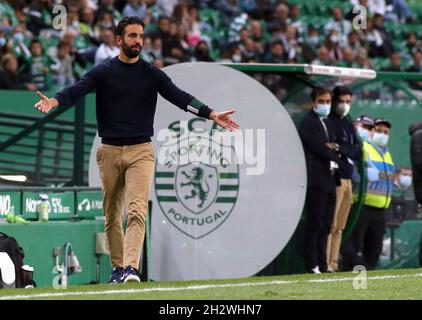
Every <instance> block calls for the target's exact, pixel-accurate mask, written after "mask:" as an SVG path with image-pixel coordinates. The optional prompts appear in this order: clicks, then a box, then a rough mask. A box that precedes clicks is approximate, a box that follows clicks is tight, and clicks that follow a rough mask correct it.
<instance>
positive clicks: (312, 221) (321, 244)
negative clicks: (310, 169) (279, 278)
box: [305, 186, 336, 272]
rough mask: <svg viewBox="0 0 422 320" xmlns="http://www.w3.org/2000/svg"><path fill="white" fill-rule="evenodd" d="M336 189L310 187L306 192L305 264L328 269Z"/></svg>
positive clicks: (310, 266)
mask: <svg viewBox="0 0 422 320" xmlns="http://www.w3.org/2000/svg"><path fill="white" fill-rule="evenodd" d="M335 206H336V189H335V186H333V188H332V189H329V190H327V189H320V188H308V190H307V193H306V227H305V265H306V269H307V271H308V272H310V271H311V270H312V269H313V268H315V267H316V266H319V269H320V271H321V272H325V271H327V239H328V235H329V234H330V230H331V224H332V223H333V217H334V211H335Z"/></svg>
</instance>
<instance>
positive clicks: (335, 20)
mask: <svg viewBox="0 0 422 320" xmlns="http://www.w3.org/2000/svg"><path fill="white" fill-rule="evenodd" d="M333 29H334V30H336V31H337V35H338V37H339V39H338V42H339V43H340V44H341V45H342V46H344V45H345V44H346V43H347V36H348V34H349V33H350V32H351V31H352V24H351V23H350V21H347V20H345V19H344V16H343V11H342V9H341V8H333V9H332V19H331V20H330V21H328V22H327V24H326V25H325V26H324V31H325V34H326V35H327V34H330V33H331V30H333Z"/></svg>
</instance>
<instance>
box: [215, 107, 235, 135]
mask: <svg viewBox="0 0 422 320" xmlns="http://www.w3.org/2000/svg"><path fill="white" fill-rule="evenodd" d="M234 112H235V110H234V109H231V110H228V111H222V112H217V111H213V112H212V113H211V115H210V118H211V119H212V120H214V122H215V123H216V124H218V125H219V126H220V127H223V128H224V129H227V130H229V131H235V130H236V129H239V128H240V125H239V123H237V122H236V121H235V120H232V119H231V118H230V115H231V114H233V113H234Z"/></svg>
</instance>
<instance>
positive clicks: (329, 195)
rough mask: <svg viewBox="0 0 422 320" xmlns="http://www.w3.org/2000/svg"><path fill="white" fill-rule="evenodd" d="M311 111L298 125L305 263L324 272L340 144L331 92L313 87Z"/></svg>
mask: <svg viewBox="0 0 422 320" xmlns="http://www.w3.org/2000/svg"><path fill="white" fill-rule="evenodd" d="M311 98H312V110H311V111H309V112H308V113H307V114H306V116H305V117H304V118H303V120H302V122H301V123H300V126H299V135H300V138H301V140H302V144H303V148H304V151H305V157H306V167H307V174H308V189H307V194H306V227H305V265H306V269H307V271H308V272H311V273H321V272H326V271H327V255H326V252H327V238H328V235H329V233H330V229H331V224H332V220H333V216H334V210H335V204H336V185H338V184H339V178H338V176H337V173H336V172H337V168H338V164H337V161H338V160H339V159H340V156H339V154H338V151H339V146H338V145H337V144H335V143H334V141H335V140H336V137H335V130H334V128H333V127H332V123H331V122H330V121H329V120H328V119H327V117H328V115H329V113H330V110H331V98H332V96H331V92H330V91H329V90H328V89H325V88H322V87H316V88H314V89H313V90H312V93H311Z"/></svg>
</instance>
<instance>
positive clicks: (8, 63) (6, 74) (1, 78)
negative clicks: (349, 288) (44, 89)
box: [0, 53, 36, 91]
mask: <svg viewBox="0 0 422 320" xmlns="http://www.w3.org/2000/svg"><path fill="white" fill-rule="evenodd" d="M0 89H10V90H19V89H27V90H31V91H32V90H35V89H36V85H35V84H34V83H24V82H23V81H22V80H21V79H20V78H19V75H18V60H17V59H16V57H15V55H14V54H12V53H7V54H5V55H4V56H3V58H2V60H1V68H0Z"/></svg>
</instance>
